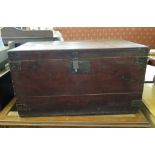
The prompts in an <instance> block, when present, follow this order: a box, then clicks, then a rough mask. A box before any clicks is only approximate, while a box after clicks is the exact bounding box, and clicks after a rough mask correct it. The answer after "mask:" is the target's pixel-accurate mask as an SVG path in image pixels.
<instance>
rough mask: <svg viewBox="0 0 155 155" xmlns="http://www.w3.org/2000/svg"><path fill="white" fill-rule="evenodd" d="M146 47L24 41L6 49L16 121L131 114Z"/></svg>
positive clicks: (117, 43)
mask: <svg viewBox="0 0 155 155" xmlns="http://www.w3.org/2000/svg"><path fill="white" fill-rule="evenodd" d="M148 51H149V48H148V47H147V46H144V45H141V44H136V43H132V42H129V41H119V40H118V41H117V40H111V41H108V40H107V41H79V42H58V41H56V42H29V43H26V44H23V45H21V46H19V47H17V48H15V49H12V50H10V52H9V60H10V66H11V73H12V79H13V85H14V90H15V95H16V97H17V109H18V112H19V114H20V116H49V115H88V114H90V115H91V114H92V115H93V114H117V113H135V112H137V111H138V110H139V108H140V105H141V98H142V92H143V83H144V75H145V69H146V63H147V55H148Z"/></svg>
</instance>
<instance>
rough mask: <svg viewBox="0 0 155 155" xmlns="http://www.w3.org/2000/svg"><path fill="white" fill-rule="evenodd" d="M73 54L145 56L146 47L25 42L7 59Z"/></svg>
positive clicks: (113, 43) (101, 42)
mask: <svg viewBox="0 0 155 155" xmlns="http://www.w3.org/2000/svg"><path fill="white" fill-rule="evenodd" d="M73 52H77V53H78V54H79V55H85V57H87V56H90V55H91V56H94V57H95V56H96V55H98V56H105V57H109V56H147V54H148V47H147V46H145V45H142V44H137V43H133V42H130V41H126V40H98V41H44V42H27V43H25V44H23V45H21V46H18V47H17V48H14V49H12V50H10V51H9V58H10V59H18V58H19V59H20V58H22V56H23V57H25V58H26V57H27V56H28V57H27V58H28V59H29V56H30V55H31V56H30V57H31V58H33V57H35V56H37V55H39V57H40V58H41V59H44V58H45V59H48V58H50V56H52V58H65V56H64V55H69V54H71V53H73ZM55 53H56V54H55ZM94 53H95V54H94ZM33 54H34V55H35V56H34V55H33ZM15 55H16V57H15ZM17 55H18V56H17ZM57 55H59V57H58V56H57ZM46 56H47V57H46ZM40 58H39V59H40Z"/></svg>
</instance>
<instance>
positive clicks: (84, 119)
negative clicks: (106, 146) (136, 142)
mask: <svg viewBox="0 0 155 155" xmlns="http://www.w3.org/2000/svg"><path fill="white" fill-rule="evenodd" d="M15 102H16V99H15V98H14V99H13V100H12V101H11V102H10V103H9V104H8V105H7V106H6V107H5V108H4V109H3V111H2V112H0V127H17V128H19V127H39V128H42V127H43V128H45V127H50V128H52V127H57V128H58V127H67V128H68V127H76V128H77V127H78V128H79V127H81V128H102V127H106V128H134V127H136V128H149V127H151V124H150V123H149V122H148V120H147V119H146V118H145V116H144V115H143V113H142V112H141V111H139V112H138V113H136V114H125V115H124V114H123V115H94V116H52V117H19V115H18V112H17V111H13V110H12V108H13V106H14V105H15Z"/></svg>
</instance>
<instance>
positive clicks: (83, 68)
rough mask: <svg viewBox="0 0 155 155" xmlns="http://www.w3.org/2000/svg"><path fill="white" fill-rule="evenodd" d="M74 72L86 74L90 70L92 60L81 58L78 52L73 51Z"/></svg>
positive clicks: (72, 64) (72, 69) (72, 65)
mask: <svg viewBox="0 0 155 155" xmlns="http://www.w3.org/2000/svg"><path fill="white" fill-rule="evenodd" d="M70 67H71V71H72V73H78V74H84V73H89V72H90V62H89V61H88V60H79V55H78V52H73V53H72V61H71V66H70Z"/></svg>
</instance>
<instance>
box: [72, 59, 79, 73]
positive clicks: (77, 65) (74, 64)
mask: <svg viewBox="0 0 155 155" xmlns="http://www.w3.org/2000/svg"><path fill="white" fill-rule="evenodd" d="M78 69H79V61H78V58H74V59H73V70H74V71H75V72H76V73H77V72H78Z"/></svg>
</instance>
